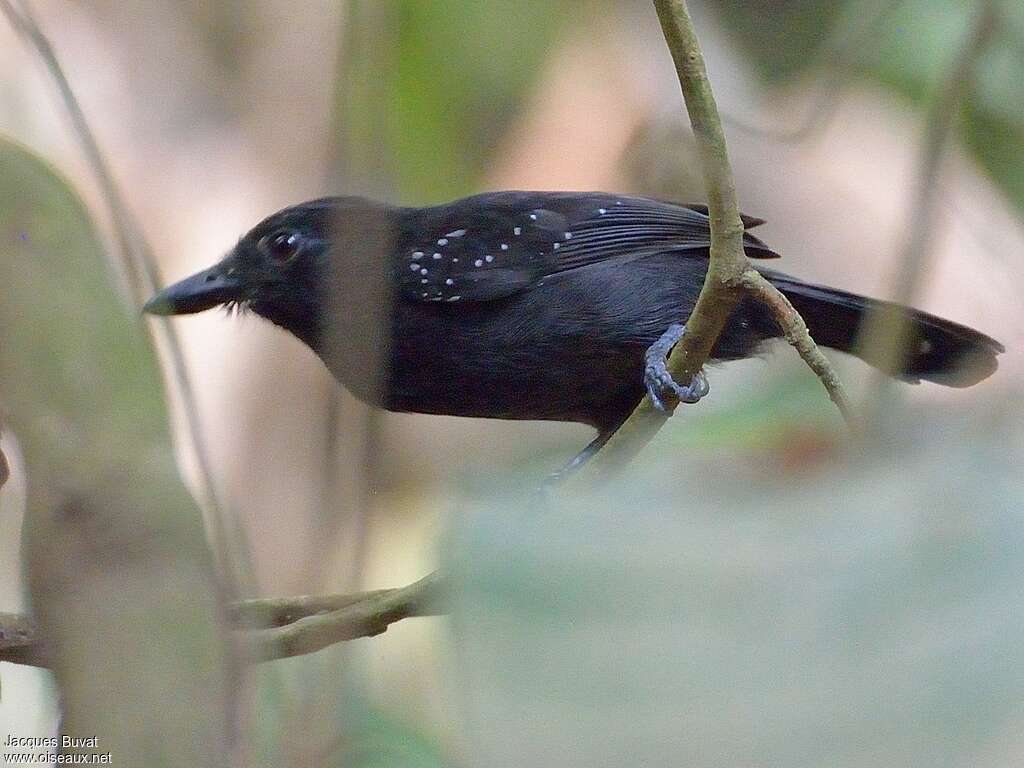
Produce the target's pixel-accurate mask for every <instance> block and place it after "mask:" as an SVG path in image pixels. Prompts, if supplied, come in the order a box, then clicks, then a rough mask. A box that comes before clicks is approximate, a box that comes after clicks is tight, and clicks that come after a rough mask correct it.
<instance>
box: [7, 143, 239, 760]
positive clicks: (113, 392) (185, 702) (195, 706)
mask: <svg viewBox="0 0 1024 768" xmlns="http://www.w3.org/2000/svg"><path fill="white" fill-rule="evenodd" d="M0 244H2V248H3V258H0V283H2V284H3V286H4V300H3V302H2V303H0V328H2V329H3V342H2V344H0V399H2V402H3V408H4V414H5V419H4V420H5V426H10V427H11V431H12V432H13V434H14V435H15V436H16V438H17V439H18V441H19V444H20V447H21V449H22V452H23V455H24V463H25V466H26V471H27V474H28V481H29V494H28V510H27V513H26V518H25V519H26V522H25V534H24V538H25V545H26V562H27V563H28V572H29V584H30V587H31V597H32V603H33V614H34V616H35V618H36V620H37V621H38V623H39V625H40V627H41V629H42V631H43V633H44V634H45V636H46V637H47V638H48V639H49V640H50V641H51V642H52V644H53V649H54V655H55V659H56V661H55V664H54V671H55V674H56V676H57V680H58V682H59V684H60V689H61V701H62V707H63V716H64V719H63V723H62V726H63V728H64V729H65V730H66V731H67V732H70V733H75V734H76V735H90V736H93V735H94V736H97V737H99V741H100V745H101V749H102V751H110V752H111V753H112V754H113V756H114V757H113V760H114V762H115V763H120V764H125V765H143V764H145V765H214V764H218V761H219V760H221V759H222V758H223V754H222V753H221V749H222V747H223V745H224V743H225V742H224V739H225V734H226V722H225V716H226V713H227V710H226V707H225V690H224V687H223V684H224V683H225V682H226V675H225V670H224V663H225V660H224V656H223V654H224V651H225V647H224V646H223V644H222V638H221V636H220V625H219V620H218V617H217V607H216V600H215V595H216V592H215V589H214V586H213V584H212V578H211V576H212V568H211V563H210V561H209V552H208V551H207V549H206V540H205V536H204V531H203V527H202V523H201V519H200V514H199V510H198V508H197V507H196V504H195V502H194V500H193V499H192V497H191V496H190V495H189V494H188V492H187V491H186V490H185V488H184V486H183V485H182V483H181V480H180V476H179V473H178V469H177V466H176V463H175V461H174V456H173V453H172V449H171V442H170V435H169V430H168V424H167V417H166V406H165V403H164V400H163V393H162V388H161V386H160V374H159V368H158V366H157V361H156V358H155V356H154V354H153V350H152V348H151V346H150V344H149V341H148V339H147V335H146V333H145V329H144V328H143V326H142V323H141V322H140V319H139V318H138V317H137V316H133V315H134V313H133V311H131V310H130V309H129V307H128V306H127V304H126V302H125V301H124V298H123V296H122V295H119V294H118V293H117V291H116V290H114V289H113V288H112V287H111V285H112V283H114V282H117V281H118V277H117V276H116V275H115V274H113V273H112V270H111V269H110V268H109V266H108V264H107V263H106V260H105V259H104V255H103V247H102V245H101V244H100V242H99V240H98V238H97V236H96V233H95V231H94V229H93V227H92V224H91V222H90V219H89V216H88V214H87V212H86V210H85V208H84V206H83V205H82V202H81V201H80V200H79V199H78V197H77V196H76V195H75V193H74V192H73V191H72V190H71V189H70V187H69V186H68V184H67V183H66V182H65V181H64V180H63V179H61V178H60V177H59V176H58V175H57V174H56V173H55V172H54V171H53V169H51V168H50V167H49V166H48V165H47V164H46V163H45V162H43V161H42V160H40V159H38V158H36V157H34V156H32V155H31V154H30V153H29V152H28V151H26V150H24V149H22V148H20V147H18V146H15V145H13V144H10V143H7V142H4V141H0ZM168 701H174V702H177V703H178V705H177V706H175V707H173V708H171V709H167V710H165V711H163V712H162V713H161V716H160V717H159V718H154V717H153V712H154V710H153V706H154V704H155V703H156V702H168Z"/></svg>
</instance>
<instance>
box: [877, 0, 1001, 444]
mask: <svg viewBox="0 0 1024 768" xmlns="http://www.w3.org/2000/svg"><path fill="white" fill-rule="evenodd" d="M998 11H999V9H998V3H997V2H995V0H981V2H980V3H979V7H978V10H977V13H976V16H975V20H974V24H973V25H972V27H971V29H970V30H969V31H968V33H967V37H966V38H965V40H964V42H963V44H962V45H961V46H960V49H959V50H958V51H957V53H956V56H955V58H954V61H953V64H952V65H951V67H950V69H949V72H948V74H947V75H946V77H945V78H944V79H943V81H942V85H941V86H940V89H939V91H938V93H937V94H936V97H935V100H934V101H933V103H932V106H931V109H930V110H929V111H928V115H927V119H926V123H925V132H924V138H923V141H922V144H921V154H920V158H919V161H918V169H917V175H916V181H915V186H914V193H913V198H912V202H911V205H910V207H909V209H908V210H909V216H908V220H907V236H906V240H905V241H904V245H903V250H902V252H901V255H900V259H899V262H898V263H899V267H898V271H897V274H896V276H895V277H894V280H893V283H894V284H895V286H896V287H895V290H894V292H893V300H894V301H895V302H896V303H897V304H912V303H914V300H915V298H916V296H917V294H918V291H919V290H920V287H921V281H922V278H923V277H924V275H925V274H926V273H927V271H928V270H927V268H928V265H929V261H930V257H931V254H932V245H933V240H934V236H935V221H936V218H937V216H936V212H937V210H938V207H939V205H940V202H941V201H940V197H939V193H940V190H941V189H942V188H943V187H942V184H941V183H940V177H941V175H942V168H943V160H944V159H945V156H946V151H947V149H948V147H949V143H950V141H951V139H952V136H953V127H954V124H955V121H956V118H957V115H958V114H959V109H960V104H961V102H962V101H963V98H964V96H965V94H966V93H967V90H968V86H969V85H970V82H971V79H972V73H973V71H974V66H975V64H976V62H977V60H978V58H979V56H980V55H981V54H982V53H983V52H984V50H985V49H986V47H987V46H988V43H989V41H990V40H991V39H992V36H993V35H994V34H995V32H996V30H997V29H998V26H999V25H998V22H999V12H998ZM910 330H911V326H910V324H909V322H908V318H906V317H905V315H903V314H901V313H900V312H899V311H898V310H897V309H896V306H895V305H893V306H891V307H888V308H887V309H883V310H880V311H878V312H875V313H873V314H872V315H871V316H869V317H868V320H867V323H866V326H865V330H864V333H863V336H862V338H863V339H864V342H863V343H865V344H869V345H872V347H873V350H872V354H871V355H870V357H871V359H872V360H874V361H876V363H875V364H876V366H877V367H878V372H877V373H876V374H875V375H874V378H873V381H872V382H871V386H869V388H868V394H867V397H866V400H865V402H866V405H867V406H868V407H870V408H871V410H870V411H869V413H870V418H869V419H868V421H869V422H870V423H871V424H872V425H875V426H877V425H878V424H879V423H881V422H882V420H883V412H884V411H885V409H886V408H887V407H888V403H889V402H890V401H891V400H892V397H891V392H892V390H891V379H890V378H889V377H888V376H887V374H886V372H887V371H888V372H892V371H896V370H899V369H900V367H901V364H902V361H903V360H904V358H905V357H906V354H907V352H908V346H909V344H910V341H911V336H910Z"/></svg>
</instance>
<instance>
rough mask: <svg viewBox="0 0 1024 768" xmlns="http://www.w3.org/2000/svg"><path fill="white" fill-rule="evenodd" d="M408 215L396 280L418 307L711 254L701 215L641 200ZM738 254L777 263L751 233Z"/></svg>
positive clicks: (526, 197) (519, 198)
mask: <svg viewBox="0 0 1024 768" xmlns="http://www.w3.org/2000/svg"><path fill="white" fill-rule="evenodd" d="M406 210H407V213H406V215H405V219H404V221H403V224H402V226H401V227H400V229H399V237H398V242H397V243H396V245H397V248H396V270H397V275H396V276H397V278H398V283H399V286H400V289H401V293H402V295H403V296H404V297H405V298H407V299H412V300H416V301H435V302H458V301H489V300H493V299H499V298H504V297H506V296H511V295H513V294H515V293H518V292H520V291H522V290H525V289H527V288H529V287H531V286H533V285H536V284H537V283H539V282H540V281H542V280H543V279H544V278H545V277H547V276H549V275H554V274H557V273H560V272H566V271H570V270H574V269H580V268H582V267H586V266H588V265H590V264H595V263H599V262H607V261H631V260H634V259H637V258H642V257H644V256H648V255H651V254H655V253H671V252H678V253H680V254H686V253H687V252H690V253H692V255H694V256H699V257H706V255H707V249H708V246H709V245H710V244H711V230H710V225H709V222H708V217H707V209H706V208H703V207H702V206H692V207H686V206H681V205H675V204H673V203H665V202H661V201H657V200H650V199H647V198H642V197H630V196H624V195H607V194H597V193H554V192H548V193H542V192H496V193H491V194H485V195H476V196H474V197H469V198H465V199H463V200H459V201H456V202H454V203H451V204H449V205H444V206H437V207H435V208H424V209H406ZM744 223H745V224H746V226H747V227H753V226H756V225H757V224H760V223H761V221H760V220H759V219H753V218H749V217H744ZM744 246H745V249H746V252H747V255H748V256H750V257H752V258H775V257H777V256H778V254H776V253H774V252H773V251H772V250H771V249H770V248H768V246H767V245H765V244H764V243H762V242H761V241H760V240H758V239H757V238H756V237H754V236H752V235H750V234H749V233H746V234H744Z"/></svg>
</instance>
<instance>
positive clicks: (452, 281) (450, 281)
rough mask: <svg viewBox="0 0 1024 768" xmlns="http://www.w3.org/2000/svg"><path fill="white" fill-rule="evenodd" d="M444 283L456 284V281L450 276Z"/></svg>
mask: <svg viewBox="0 0 1024 768" xmlns="http://www.w3.org/2000/svg"><path fill="white" fill-rule="evenodd" d="M444 284H445V285H455V281H454V280H452V279H451V278H450V277H449V278H448V279H447V280H445V281H444Z"/></svg>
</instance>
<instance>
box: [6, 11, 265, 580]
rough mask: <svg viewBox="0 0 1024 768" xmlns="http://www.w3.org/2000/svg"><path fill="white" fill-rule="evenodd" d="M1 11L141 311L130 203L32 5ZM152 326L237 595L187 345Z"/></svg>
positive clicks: (220, 555) (239, 561)
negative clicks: (70, 134) (60, 108)
mask: <svg viewBox="0 0 1024 768" xmlns="http://www.w3.org/2000/svg"><path fill="white" fill-rule="evenodd" d="M0 12H3V14H4V15H5V16H6V17H7V20H8V22H9V23H10V24H11V26H12V27H14V29H15V30H17V31H18V32H19V33H20V34H21V35H22V36H24V37H25V38H26V39H27V40H28V41H29V42H30V43H31V44H32V46H33V47H34V48H35V49H36V51H37V53H38V54H39V56H40V58H41V59H42V60H43V62H44V64H45V65H46V68H47V69H48V70H49V73H50V76H51V77H52V78H53V81H54V83H55V85H56V86H57V90H58V91H59V93H60V98H61V101H62V102H63V104H64V107H65V109H67V112H68V117H69V118H70V120H71V125H72V129H73V131H74V133H75V135H76V136H77V138H78V140H79V143H80V144H81V147H82V151H83V153H84V154H85V157H86V161H87V163H88V165H89V167H90V168H91V170H92V172H93V175H94V176H95V177H96V181H97V183H98V185H99V188H100V193H101V195H102V198H103V200H104V202H105V203H106V205H107V208H108V212H109V215H110V221H111V223H112V225H113V232H114V240H115V244H116V249H115V250H116V255H117V258H116V259H111V261H112V266H113V267H114V269H115V270H119V271H121V272H123V274H125V275H126V277H127V280H128V285H129V290H130V293H131V298H132V300H133V303H134V305H135V306H136V307H138V306H141V305H142V303H143V301H145V299H146V298H148V297H149V296H150V295H152V294H153V293H154V292H155V291H156V289H157V286H158V282H159V281H158V278H157V270H156V260H155V259H154V257H153V253H152V250H151V249H150V247H149V244H148V243H147V242H146V239H145V237H144V236H143V235H142V230H141V228H140V227H139V226H138V225H137V223H136V222H135V220H134V218H133V217H132V215H131V213H130V212H129V210H128V206H127V205H126V204H125V202H124V199H123V198H122V196H121V192H120V190H119V189H118V186H117V182H116V181H115V180H114V175H113V173H112V172H111V170H110V168H109V166H108V165H107V162H106V159H105V158H104V156H103V151H102V150H101V149H100V146H99V142H98V141H97V140H96V137H95V135H94V134H93V132H92V129H91V128H90V127H89V122H88V120H87V119H86V117H85V113H84V112H83V111H82V107H81V104H79V102H78V98H77V97H76V96H75V92H74V90H73V89H72V87H71V83H70V81H69V80H68V78H67V75H66V74H65V73H64V69H63V67H62V66H61V64H60V61H59V60H58V59H57V54H56V53H55V52H54V50H53V46H51V45H50V41H49V40H48V39H47V37H46V35H44V34H43V31H42V28H41V27H40V26H39V23H38V22H37V21H36V19H35V17H34V16H33V15H32V12H31V9H30V7H29V4H28V2H27V0H25V1H24V2H22V3H21V9H20V10H18V9H16V8H15V7H14V6H13V5H12V4H11V2H10V0H0ZM148 327H149V328H150V329H151V330H152V333H153V337H154V339H155V340H156V342H157V343H158V345H159V346H161V347H162V348H163V349H165V350H166V351H167V355H168V357H169V361H170V364H169V375H168V380H167V383H168V388H169V389H170V393H171V394H172V396H173V397H172V400H176V401H178V402H179V403H181V408H182V411H183V413H184V416H185V425H186V432H187V434H188V440H189V443H190V444H191V447H192V452H193V455H194V457H195V460H196V466H197V468H198V471H199V484H200V494H201V496H202V497H203V500H204V502H205V503H204V504H202V507H203V509H204V511H205V512H206V518H207V521H206V522H207V527H208V532H209V535H210V539H211V542H210V543H211V548H212V549H213V552H214V556H215V559H216V561H217V564H218V566H219V568H220V575H221V577H222V578H223V579H224V580H225V584H226V586H227V588H228V590H229V592H231V593H237V591H238V587H239V586H240V585H241V584H243V583H245V582H247V581H248V580H249V579H247V578H246V574H245V563H246V562H247V556H246V547H245V545H244V543H242V542H244V538H243V532H242V531H241V528H240V526H238V525H237V521H235V520H234V519H233V518H231V517H229V515H228V514H227V510H226V509H225V507H224V506H223V504H222V503H221V501H220V498H219V496H218V493H217V487H216V483H215V482H214V478H213V467H212V465H211V462H210V458H209V452H208V450H207V446H206V443H205V441H204V440H203V432H202V424H201V422H200V418H199V409H198V406H197V404H196V396H195V391H194V390H193V388H192V382H191V380H190V379H189V376H188V369H187V366H186V364H185V356H184V354H183V353H182V351H181V344H180V343H179V341H178V337H177V333H176V332H175V330H174V327H173V326H172V325H171V323H170V322H169V321H167V320H162V319H161V320H157V321H155V322H154V323H153V324H151V325H149V326H148Z"/></svg>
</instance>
